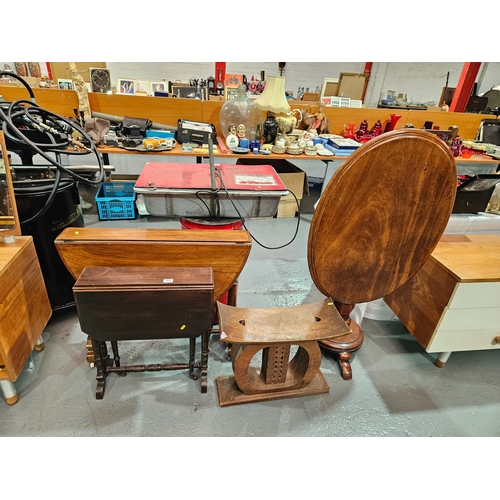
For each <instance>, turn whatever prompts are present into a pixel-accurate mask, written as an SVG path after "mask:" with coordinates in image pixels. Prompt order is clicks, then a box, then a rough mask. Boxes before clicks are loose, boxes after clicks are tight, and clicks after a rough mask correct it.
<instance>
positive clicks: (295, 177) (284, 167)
mask: <svg viewBox="0 0 500 500" xmlns="http://www.w3.org/2000/svg"><path fill="white" fill-rule="evenodd" d="M236 163H237V164H238V165H271V167H273V168H274V170H276V173H277V174H278V175H279V177H280V179H281V181H282V182H283V184H284V185H285V186H286V188H287V189H288V191H291V192H292V193H294V194H295V196H296V197H297V199H298V200H301V199H302V196H303V195H304V191H305V192H306V194H309V186H308V185H307V177H306V173H305V172H304V171H303V170H301V169H300V168H299V167H297V166H295V165H294V164H293V163H290V162H289V161H288V160H267V159H265V158H262V159H255V158H248V159H247V158H239V159H238V160H237V161H236ZM283 200H287V201H289V200H292V201H294V202H295V198H294V197H293V194H291V193H290V194H287V195H286V196H282V197H281V201H283Z"/></svg>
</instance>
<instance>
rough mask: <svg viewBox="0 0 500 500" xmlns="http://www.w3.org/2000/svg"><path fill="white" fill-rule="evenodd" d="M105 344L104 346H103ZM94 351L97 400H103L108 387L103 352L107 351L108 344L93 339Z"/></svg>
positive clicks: (105, 360)
mask: <svg viewBox="0 0 500 500" xmlns="http://www.w3.org/2000/svg"><path fill="white" fill-rule="evenodd" d="M103 344H104V346H103ZM92 349H93V351H94V356H95V366H96V369H97V374H96V380H97V387H96V390H95V397H96V399H102V398H103V397H104V389H105V386H106V376H107V372H106V363H107V359H106V356H103V351H105V349H106V344H105V343H104V342H100V341H99V340H96V339H94V338H92Z"/></svg>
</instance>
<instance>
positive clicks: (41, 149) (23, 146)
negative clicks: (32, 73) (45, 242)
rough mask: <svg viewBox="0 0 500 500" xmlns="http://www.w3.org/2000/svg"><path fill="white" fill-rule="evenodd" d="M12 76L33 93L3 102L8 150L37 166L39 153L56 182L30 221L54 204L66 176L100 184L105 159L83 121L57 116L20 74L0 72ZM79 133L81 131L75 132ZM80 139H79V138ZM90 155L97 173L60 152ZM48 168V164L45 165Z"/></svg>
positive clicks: (0, 121) (0, 117) (1, 122)
mask: <svg viewBox="0 0 500 500" xmlns="http://www.w3.org/2000/svg"><path fill="white" fill-rule="evenodd" d="M2 76H9V77H11V78H15V79H17V80H19V81H20V82H21V83H22V84H23V86H24V87H25V88H26V89H27V91H28V93H29V99H19V100H16V101H13V102H6V101H2V102H0V126H1V128H2V131H3V133H4V136H5V142H6V146H7V149H8V150H9V151H11V152H13V153H15V154H17V155H19V157H20V158H21V162H22V164H23V166H26V165H33V157H34V156H36V155H37V154H38V155H40V156H41V157H42V158H44V159H45V160H46V161H47V162H48V163H49V166H48V168H49V170H50V171H51V172H52V174H53V178H54V182H53V183H52V184H53V185H52V189H51V192H50V194H49V196H48V197H47V203H46V204H45V205H44V206H43V207H42V208H41V210H40V211H39V212H38V213H37V214H34V215H33V216H32V217H30V219H29V222H31V221H33V220H35V219H36V218H38V217H40V216H42V215H43V214H44V213H45V212H46V211H47V210H48V208H49V207H50V203H51V202H52V200H53V199H54V197H55V195H56V193H57V190H58V187H59V184H60V182H61V179H62V178H70V179H73V180H74V181H75V182H79V181H80V182H83V183H85V184H90V185H98V184H100V183H101V182H102V181H103V179H104V161H103V159H102V155H101V154H100V153H99V152H98V150H97V146H96V145H95V144H94V142H93V141H92V139H91V138H90V137H89V135H88V134H87V133H86V132H85V131H84V130H83V127H82V126H81V124H80V123H79V122H77V121H74V120H70V119H69V118H66V117H63V116H60V115H57V114H56V113H53V112H51V111H48V110H46V109H43V108H41V107H40V106H38V105H37V104H36V100H35V94H34V92H33V90H32V89H31V87H30V86H29V84H28V83H27V82H26V81H25V80H24V79H23V78H21V77H20V76H18V75H16V74H14V73H12V72H9V71H0V77H2ZM75 132H77V134H74V133H75ZM75 136H76V137H78V138H76V137H75ZM62 153H64V154H65V155H87V154H91V153H93V154H94V155H95V157H96V160H97V163H98V165H99V170H98V173H97V175H94V174H93V175H92V176H91V177H89V176H86V175H80V174H77V173H76V172H74V171H72V170H71V168H69V167H67V166H66V167H65V166H63V165H62V164H61V161H60V154H62ZM44 169H47V166H44ZM24 222H28V221H22V220H21V224H23V223H24Z"/></svg>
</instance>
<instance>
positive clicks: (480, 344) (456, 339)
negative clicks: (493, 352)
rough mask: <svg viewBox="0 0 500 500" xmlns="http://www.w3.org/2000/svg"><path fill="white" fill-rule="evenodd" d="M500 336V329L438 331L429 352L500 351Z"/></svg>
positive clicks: (427, 349) (428, 348)
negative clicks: (497, 338) (496, 339)
mask: <svg viewBox="0 0 500 500" xmlns="http://www.w3.org/2000/svg"><path fill="white" fill-rule="evenodd" d="M498 335H500V327H498V328H496V329H491V330H488V329H485V330H476V331H470V330H469V331H467V330H448V331H438V332H437V333H436V335H435V336H434V338H433V339H432V341H431V343H430V344H429V346H428V347H427V348H426V351H427V352H454V351H481V350H484V349H500V345H499V344H496V343H495V340H494V339H495V337H497V336H498Z"/></svg>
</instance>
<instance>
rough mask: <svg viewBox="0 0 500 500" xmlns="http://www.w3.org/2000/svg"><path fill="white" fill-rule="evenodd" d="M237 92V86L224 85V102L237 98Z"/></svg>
mask: <svg viewBox="0 0 500 500" xmlns="http://www.w3.org/2000/svg"><path fill="white" fill-rule="evenodd" d="M238 92H239V85H226V88H225V94H224V95H225V97H226V101H230V100H231V99H234V98H235V97H237V96H238Z"/></svg>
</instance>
